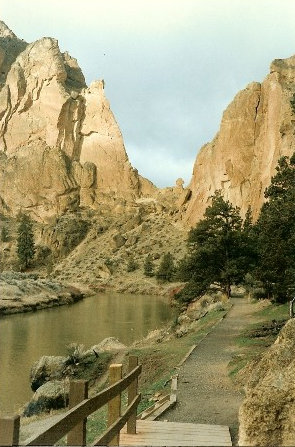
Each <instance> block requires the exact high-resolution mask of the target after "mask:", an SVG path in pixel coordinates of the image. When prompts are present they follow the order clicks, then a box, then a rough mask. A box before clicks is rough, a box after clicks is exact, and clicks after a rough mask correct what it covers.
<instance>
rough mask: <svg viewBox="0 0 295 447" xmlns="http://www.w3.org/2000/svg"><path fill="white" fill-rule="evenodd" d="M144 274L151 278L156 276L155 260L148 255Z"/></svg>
mask: <svg viewBox="0 0 295 447" xmlns="http://www.w3.org/2000/svg"><path fill="white" fill-rule="evenodd" d="M144 274H145V276H149V277H152V276H154V275H155V272H154V263H153V259H152V257H151V255H150V254H149V255H147V257H146V258H145V261H144Z"/></svg>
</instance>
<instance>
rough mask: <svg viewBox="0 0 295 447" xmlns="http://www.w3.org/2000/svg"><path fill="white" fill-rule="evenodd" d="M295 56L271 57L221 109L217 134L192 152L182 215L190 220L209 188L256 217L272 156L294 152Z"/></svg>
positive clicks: (274, 162) (274, 159) (198, 214)
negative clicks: (262, 74)
mask: <svg viewBox="0 0 295 447" xmlns="http://www.w3.org/2000/svg"><path fill="white" fill-rule="evenodd" d="M294 92H295V56H293V57H290V58H289V59H284V60H281V59H278V60H275V61H274V62H273V63H272V64H271V67H270V74H269V75H268V76H267V77H266V79H265V80H264V82H263V83H262V84H260V83H258V82H253V83H252V84H250V85H248V86H247V87H246V89H245V90H242V91H241V92H239V93H238V94H237V95H236V97H235V98H234V100H233V102H232V103H231V104H230V105H229V106H228V108H227V109H226V110H225V112H224V114H223V117H222V121H221V126H220V130H219V132H218V134H217V135H216V136H215V138H214V139H213V141H211V143H208V144H206V145H205V146H203V148H202V149H201V151H200V153H199V154H198V156H197V159H196V162H195V165H194V170H193V177H192V180H191V184H190V185H189V189H190V190H191V191H192V194H191V198H190V201H189V204H188V207H187V210H186V212H185V216H184V219H185V220H186V221H187V222H188V223H189V224H192V225H193V224H195V223H196V222H197V221H198V220H199V219H200V218H202V216H203V213H204V211H205V209H206V208H207V206H208V205H209V203H210V196H212V195H213V193H214V192H215V190H217V189H220V190H222V192H223V194H224V197H225V198H226V199H228V200H230V201H231V202H232V203H233V204H234V205H236V206H239V207H240V208H241V210H242V213H243V214H245V212H246V210H247V208H248V206H249V205H250V206H251V208H252V211H253V214H254V217H257V216H258V213H259V210H260V207H261V205H262V203H263V200H264V195H263V194H264V190H265V188H266V187H267V186H268V185H269V183H270V180H271V176H272V175H273V174H274V173H275V167H276V165H277V162H278V159H279V158H280V157H281V156H282V155H291V154H292V153H293V152H294V150H295V139H294V124H295V113H294V112H293V111H292V109H291V105H290V99H291V98H292V97H293V95H294Z"/></svg>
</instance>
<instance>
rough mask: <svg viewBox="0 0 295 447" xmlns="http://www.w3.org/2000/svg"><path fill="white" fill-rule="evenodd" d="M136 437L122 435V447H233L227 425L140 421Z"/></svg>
mask: <svg viewBox="0 0 295 447" xmlns="http://www.w3.org/2000/svg"><path fill="white" fill-rule="evenodd" d="M136 431H137V433H136V434H135V435H130V434H127V433H126V426H125V427H124V428H123V430H122V431H121V433H120V446H179V447H180V446H187V447H189V446H194V447H197V446H216V447H218V446H232V442H231V437H230V433H229V428H228V427H227V426H225V425H205V424H188V423H187V424H186V423H181V422H159V421H140V420H138V421H137V423H136Z"/></svg>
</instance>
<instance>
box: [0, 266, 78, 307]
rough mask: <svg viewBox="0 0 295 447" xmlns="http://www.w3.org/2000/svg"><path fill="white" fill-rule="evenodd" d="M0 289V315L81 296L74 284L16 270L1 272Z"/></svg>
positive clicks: (60, 303) (67, 300) (66, 301)
mask: <svg viewBox="0 0 295 447" xmlns="http://www.w3.org/2000/svg"><path fill="white" fill-rule="evenodd" d="M0 290H1V296H0V316H2V315H11V314H16V313H24V312H34V311H36V310H40V309H46V308H50V307H55V306H63V305H66V304H72V303H76V302H77V301H80V300H82V299H83V298H84V293H83V292H82V291H80V290H79V289H78V288H76V287H73V286H65V285H63V284H61V283H60V282H58V281H52V280H48V279H44V278H40V277H39V276H38V275H36V274H25V273H18V272H2V273H1V274H0Z"/></svg>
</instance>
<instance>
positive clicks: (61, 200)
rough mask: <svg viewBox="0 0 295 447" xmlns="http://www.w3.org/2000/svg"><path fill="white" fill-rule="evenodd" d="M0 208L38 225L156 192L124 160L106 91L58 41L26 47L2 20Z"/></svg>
mask: <svg viewBox="0 0 295 447" xmlns="http://www.w3.org/2000/svg"><path fill="white" fill-rule="evenodd" d="M0 66H1V67H0V68H1V73H2V74H1V78H0V88H1V90H0V208H1V209H0V211H2V212H4V213H6V214H12V215H15V214H17V212H18V211H19V210H26V211H29V212H30V214H31V215H32V216H33V217H34V218H35V219H36V220H46V219H50V217H52V216H53V215H56V214H61V213H63V212H64V211H66V210H75V209H77V207H78V206H87V207H93V208H97V207H99V204H100V203H101V202H102V201H103V200H104V199H105V198H106V196H108V197H109V196H111V197H112V198H113V199H114V198H117V197H120V198H124V199H125V200H133V199H134V198H138V197H139V196H140V195H141V194H142V193H143V192H147V193H148V192H151V191H153V190H154V189H155V188H154V186H153V185H152V184H150V183H149V182H147V181H145V180H144V179H142V178H141V177H140V176H139V175H138V173H137V171H136V170H135V169H133V168H132V166H131V164H130V163H129V160H128V157H127V154H126V151H125V148H124V143H123V138H122V134H121V132H120V129H119V127H118V125H117V123H116V120H115V118H114V116H113V113H112V111H111V109H110V105H109V103H108V100H107V99H106V97H105V94H104V81H95V82H93V83H92V84H91V85H90V87H87V86H86V83H85V79H84V76H83V73H82V71H81V69H80V68H79V66H78V64H77V61H76V59H74V58H72V57H71V56H70V55H69V54H68V53H61V51H60V49H59V46H58V42H57V41H56V40H55V39H52V38H48V37H45V38H42V39H40V40H38V41H36V42H33V43H31V44H27V43H26V42H23V41H21V40H20V39H18V38H17V37H16V36H15V35H14V34H13V33H12V32H11V31H10V30H9V29H8V28H7V26H6V25H5V24H4V23H3V22H0Z"/></svg>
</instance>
